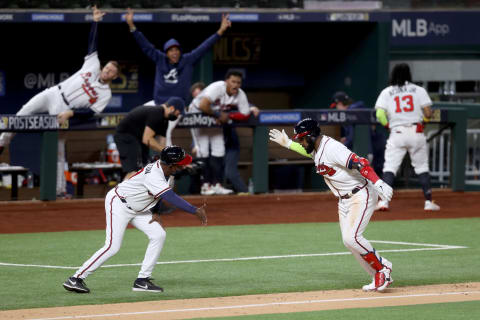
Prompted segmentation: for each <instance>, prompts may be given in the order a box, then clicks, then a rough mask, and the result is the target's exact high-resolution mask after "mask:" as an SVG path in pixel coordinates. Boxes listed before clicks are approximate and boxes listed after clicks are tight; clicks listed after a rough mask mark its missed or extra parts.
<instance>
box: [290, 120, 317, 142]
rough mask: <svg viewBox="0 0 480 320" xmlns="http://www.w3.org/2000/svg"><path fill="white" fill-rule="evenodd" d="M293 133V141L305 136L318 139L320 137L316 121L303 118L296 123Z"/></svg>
mask: <svg viewBox="0 0 480 320" xmlns="http://www.w3.org/2000/svg"><path fill="white" fill-rule="evenodd" d="M293 132H294V133H295V135H294V136H293V139H294V140H298V139H300V138H302V137H305V136H312V137H318V136H319V135H320V127H319V126H318V122H317V121H315V120H313V119H312V118H305V119H303V120H300V121H299V122H298V123H297V125H296V126H295V128H294V129H293Z"/></svg>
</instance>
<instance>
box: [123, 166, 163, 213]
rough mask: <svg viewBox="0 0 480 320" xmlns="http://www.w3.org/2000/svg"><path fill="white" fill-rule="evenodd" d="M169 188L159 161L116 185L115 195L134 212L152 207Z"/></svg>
mask: <svg viewBox="0 0 480 320" xmlns="http://www.w3.org/2000/svg"><path fill="white" fill-rule="evenodd" d="M168 190H170V185H169V184H168V180H167V179H166V178H165V174H164V173H163V170H162V166H161V165H160V161H156V162H152V163H150V164H148V165H147V166H145V167H144V168H143V169H141V170H139V171H138V172H137V173H136V174H135V175H134V176H132V177H131V178H130V179H128V180H125V181H123V182H122V183H120V184H119V185H118V186H117V187H116V190H115V191H116V193H117V196H118V197H119V198H120V200H122V202H124V203H125V204H126V205H127V207H128V208H130V209H131V210H133V211H135V212H139V213H140V212H145V211H147V210H148V209H150V208H152V207H153V206H154V205H155V204H156V203H157V202H158V201H159V200H160V197H161V196H162V194H164V193H165V192H167V191H168Z"/></svg>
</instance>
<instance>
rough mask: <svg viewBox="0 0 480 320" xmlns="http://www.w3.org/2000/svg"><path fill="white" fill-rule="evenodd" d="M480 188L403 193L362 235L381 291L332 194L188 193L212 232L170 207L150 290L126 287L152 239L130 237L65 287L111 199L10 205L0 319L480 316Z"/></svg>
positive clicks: (1, 256)
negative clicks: (388, 280) (75, 289)
mask: <svg viewBox="0 0 480 320" xmlns="http://www.w3.org/2000/svg"><path fill="white" fill-rule="evenodd" d="M479 197H480V193H478V192H470V193H455V192H451V191H449V190H435V191H434V198H435V200H436V202H437V203H438V204H439V205H440V206H441V207H442V210H441V211H439V212H435V213H427V212H424V211H423V201H422V193H421V191H420V190H412V191H399V192H396V193H395V196H394V200H393V201H392V203H391V210H390V211H388V212H382V213H375V214H374V216H373V218H372V220H371V222H370V224H369V226H368V228H367V231H366V234H365V236H366V238H367V239H369V240H371V242H372V244H373V245H374V247H375V248H376V249H377V250H378V251H380V252H381V253H382V255H383V256H385V257H386V258H388V259H389V260H390V261H392V262H393V273H392V276H393V278H394V283H393V284H392V286H391V287H390V288H389V289H388V290H387V291H386V292H385V293H375V292H371V293H364V292H362V291H361V289H360V288H361V287H362V285H364V284H367V283H369V282H370V281H371V279H370V278H369V277H368V276H367V275H366V274H365V273H364V271H363V269H362V268H361V267H360V266H359V265H358V263H357V262H356V260H355V259H354V258H353V257H352V256H351V254H349V252H348V251H347V250H346V248H345V247H344V246H343V244H342V242H341V236H340V230H339V226H338V222H337V219H338V218H337V213H336V212H337V211H336V199H335V198H334V197H333V196H332V195H331V194H329V193H304V194H288V195H283V194H282V195H274V194H269V195H255V196H218V197H209V198H204V197H199V196H195V197H187V199H188V200H189V201H191V202H192V203H193V204H196V205H200V204H202V203H203V202H204V201H205V200H206V202H207V210H208V216H209V226H207V227H200V226H199V223H198V221H197V220H196V219H195V217H193V216H190V215H188V214H186V213H183V212H180V211H175V212H174V213H172V214H169V215H165V216H164V218H163V225H164V227H165V229H166V231H167V240H166V243H165V247H164V249H163V252H162V255H161V257H160V260H159V262H158V265H157V266H156V268H155V270H154V273H153V277H154V279H155V280H154V282H155V283H156V284H158V285H160V286H162V287H163V288H164V289H165V292H164V293H149V292H148V293H147V292H133V291H132V290H131V287H132V284H133V281H134V280H135V278H136V276H137V273H138V270H139V266H140V264H141V261H142V259H143V255H144V253H145V248H146V245H147V239H146V238H145V236H144V234H143V233H141V232H140V231H138V230H136V229H133V228H129V229H127V232H126V235H125V238H124V242H123V246H122V248H121V249H120V251H119V252H118V254H117V255H116V256H114V257H113V258H112V259H110V260H109V261H107V263H106V264H105V265H104V266H103V267H102V268H100V269H99V270H98V271H97V272H96V273H94V274H92V275H91V276H90V277H89V278H88V279H87V280H86V283H87V285H88V287H89V288H90V289H91V293H90V294H75V293H72V292H67V291H65V290H64V289H63V287H62V283H63V281H64V280H65V279H66V278H67V277H69V276H71V275H72V274H73V273H74V271H75V270H76V269H77V268H78V267H79V266H80V265H81V264H82V263H83V262H84V261H85V260H86V259H87V258H89V257H90V256H91V254H93V253H94V252H95V251H96V250H97V249H99V248H100V247H102V246H103V243H104V241H105V231H104V229H103V228H104V224H105V222H104V221H105V213H104V204H103V199H85V200H69V201H56V202H30V201H17V202H5V203H3V204H2V206H1V207H0V219H1V221H2V223H1V224H0V285H1V290H0V319H78V318H81V319H194V318H202V319H204V318H211V319H332V318H335V319H373V318H375V319H377V318H379V317H380V318H382V317H385V318H388V319H406V318H408V319H479V318H480V272H479V270H480V258H479V257H480V244H479V243H478V242H479V241H478V240H479V236H478V234H479V231H480V207H479V205H478V198H479Z"/></svg>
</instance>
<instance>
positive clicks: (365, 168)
mask: <svg viewBox="0 0 480 320" xmlns="http://www.w3.org/2000/svg"><path fill="white" fill-rule="evenodd" d="M294 133H295V135H294V136H293V139H294V140H298V141H299V142H300V143H298V142H293V141H292V140H291V139H290V138H289V137H288V135H287V134H286V133H285V131H282V132H280V131H279V130H277V129H272V130H270V133H269V134H270V140H272V141H274V142H276V143H278V144H280V145H281V146H282V147H285V148H287V149H290V150H293V151H296V152H298V153H300V154H302V155H304V156H307V157H310V158H313V160H314V161H315V167H316V170H317V173H318V174H320V175H322V176H323V178H324V179H325V183H326V184H327V185H328V187H329V188H330V190H331V191H332V192H333V194H334V195H336V196H337V197H338V216H339V222H340V230H341V232H342V239H343V244H344V245H345V246H346V247H347V248H348V249H349V250H350V251H351V252H352V254H353V256H354V257H355V259H357V261H358V262H359V263H360V265H361V266H362V267H363V269H364V270H365V271H366V272H367V273H368V274H370V275H371V276H372V277H373V281H372V282H371V283H370V284H367V285H364V286H363V290H364V291H384V290H385V289H386V288H387V287H388V286H389V285H390V284H391V283H392V282H393V279H392V276H391V273H392V263H391V262H390V261H388V260H387V259H385V258H383V257H381V256H380V255H379V254H378V252H376V251H375V249H374V248H373V247H372V245H371V244H370V242H369V241H368V240H367V239H365V238H364V237H363V232H364V231H365V229H366V228H367V225H368V222H369V221H370V218H371V216H372V214H373V212H374V209H375V206H376V204H377V199H378V197H379V196H380V197H381V198H382V199H385V200H386V201H390V199H391V198H392V195H393V190H392V188H391V187H390V186H389V185H388V184H386V183H385V182H384V181H383V180H381V179H379V178H378V176H377V174H376V173H375V171H374V170H373V169H372V167H371V166H370V163H369V162H368V160H367V159H365V158H362V157H359V156H357V155H356V154H355V153H353V152H352V151H350V150H349V149H348V148H347V147H346V146H344V145H343V144H342V143H340V142H338V141H337V140H334V139H332V138H330V137H328V136H325V135H322V134H321V130H320V127H319V126H318V123H317V121H315V120H313V119H310V118H306V119H303V120H301V121H300V122H298V123H297V125H296V126H295V129H294Z"/></svg>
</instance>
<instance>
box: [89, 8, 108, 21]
mask: <svg viewBox="0 0 480 320" xmlns="http://www.w3.org/2000/svg"><path fill="white" fill-rule="evenodd" d="M92 9H93V21H95V22H98V21H100V20H102V18H103V16H104V15H105V12H103V11H101V10H100V9H98V8H97V6H93V7H92Z"/></svg>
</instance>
